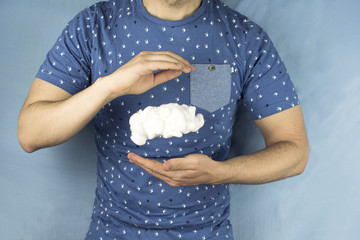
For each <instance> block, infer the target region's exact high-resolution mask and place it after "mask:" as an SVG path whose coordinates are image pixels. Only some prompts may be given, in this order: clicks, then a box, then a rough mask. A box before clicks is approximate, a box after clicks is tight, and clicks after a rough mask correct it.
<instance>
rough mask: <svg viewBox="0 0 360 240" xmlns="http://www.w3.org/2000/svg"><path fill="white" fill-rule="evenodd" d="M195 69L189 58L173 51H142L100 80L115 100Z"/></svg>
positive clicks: (146, 89) (139, 92)
mask: <svg viewBox="0 0 360 240" xmlns="http://www.w3.org/2000/svg"><path fill="white" fill-rule="evenodd" d="M194 69H195V67H194V66H193V65H191V64H190V63H189V62H188V61H187V60H185V59H184V58H182V57H180V56H179V55H177V54H175V53H173V52H169V51H158V52H141V53H139V54H138V55H137V56H135V57H134V58H133V59H131V60H130V61H129V62H128V63H126V64H125V65H124V66H122V67H120V68H119V69H117V70H116V71H115V72H113V73H112V74H110V75H108V76H105V77H102V78H100V79H98V80H100V81H102V83H103V84H105V85H107V87H108V89H109V93H110V96H109V97H110V99H111V100H113V99H114V98H117V97H119V96H122V95H128V94H141V93H144V92H146V91H148V90H150V89H151V88H153V87H155V86H157V85H159V84H161V83H164V82H166V81H169V80H171V79H174V78H176V77H178V76H180V75H181V74H182V73H183V72H185V73H190V72H192V71H194ZM158 70H160V71H159V72H157V73H155V74H154V72H155V71H158Z"/></svg>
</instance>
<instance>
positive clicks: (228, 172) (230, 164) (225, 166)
mask: <svg viewBox="0 0 360 240" xmlns="http://www.w3.org/2000/svg"><path fill="white" fill-rule="evenodd" d="M218 163H219V166H218V168H217V169H218V174H217V175H218V180H217V181H218V184H232V183H235V182H236V177H237V173H236V166H235V164H234V161H232V160H231V159H229V160H225V161H222V162H218Z"/></svg>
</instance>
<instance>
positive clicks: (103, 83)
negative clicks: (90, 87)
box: [94, 75, 125, 102]
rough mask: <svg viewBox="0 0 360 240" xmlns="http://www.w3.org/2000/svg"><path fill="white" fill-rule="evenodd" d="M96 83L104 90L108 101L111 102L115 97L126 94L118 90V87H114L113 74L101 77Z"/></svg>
mask: <svg viewBox="0 0 360 240" xmlns="http://www.w3.org/2000/svg"><path fill="white" fill-rule="evenodd" d="M94 85H96V87H97V88H98V89H100V90H101V91H102V92H103V94H104V96H105V99H106V102H111V101H112V100H114V99H115V98H118V97H120V96H122V95H125V94H123V93H119V91H116V89H114V87H113V86H114V84H112V77H111V75H108V76H105V77H99V78H98V79H97V80H96V81H95V83H94Z"/></svg>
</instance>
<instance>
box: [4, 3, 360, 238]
mask: <svg viewBox="0 0 360 240" xmlns="http://www.w3.org/2000/svg"><path fill="white" fill-rule="evenodd" d="M95 2H96V0H77V1H73V0H31V1H29V0H18V1H13V0H0V34H1V35H0V48H1V49H0V53H1V56H0V73H1V74H0V81H1V86H0V109H1V112H0V123H1V124H0V239H1V240H63V239H69V240H73V239H74V240H78V239H83V238H84V236H85V233H86V231H87V228H88V225H89V219H90V215H91V211H92V204H93V199H94V190H95V175H96V174H95V173H96V172H95V171H96V152H95V145H94V142H93V134H92V131H91V130H92V129H91V127H87V128H86V129H85V130H83V131H82V132H81V133H80V134H79V135H77V136H76V137H74V138H73V139H72V140H70V141H69V142H67V143H65V144H63V145H61V146H58V147H53V148H49V149H44V150H41V151H38V152H35V153H33V154H31V155H29V154H26V153H25V152H23V151H22V149H21V148H20V146H19V144H18V142H17V138H16V128H17V117H18V113H19V111H20V109H21V106H22V104H23V102H24V100H25V97H26V95H27V92H28V90H29V88H30V85H31V82H32V80H33V78H34V76H35V73H36V71H37V70H38V68H39V66H40V64H41V63H42V61H43V60H44V57H45V54H46V53H47V51H48V50H49V49H50V47H51V46H52V45H53V44H54V42H55V41H56V39H57V37H58V36H59V34H60V32H61V30H62V29H63V28H64V26H65V24H66V23H67V22H68V21H69V20H70V19H71V18H72V17H73V16H74V15H75V14H76V13H77V12H79V11H80V10H82V9H83V8H85V7H87V6H89V5H91V4H92V3H95ZM225 2H227V3H228V4H229V5H230V6H232V7H234V8H236V9H237V10H238V11H240V12H241V13H243V14H245V15H247V16H248V17H249V18H250V19H252V20H254V21H255V22H257V23H258V24H259V25H260V26H262V27H263V28H264V29H265V30H266V31H267V32H268V34H269V35H270V37H271V39H272V40H273V42H274V44H275V46H276V47H277V49H278V51H279V53H280V55H281V56H282V58H283V60H284V61H285V63H286V65H287V68H288V71H289V72H290V75H291V77H292V79H293V82H294V84H295V86H296V89H297V91H298V94H299V96H300V100H301V103H302V108H303V112H304V116H305V120H306V127H307V131H308V136H309V140H310V145H311V148H310V159H309V163H308V166H307V169H306V171H305V173H304V174H302V175H300V176H297V177H293V178H290V179H286V180H282V181H279V182H275V183H270V184H264V185H257V186H245V185H237V186H232V187H231V191H232V208H231V220H232V223H233V225H234V231H235V232H234V233H235V236H236V239H237V240H240V239H244V240H303V239H311V240H333V239H334V240H335V239H342V240H343V239H344V240H355V239H359V238H360V230H359V226H360V207H359V206H358V204H359V202H360V190H359V185H360V184H359V183H360V175H359V169H360V161H359V154H360V151H359V148H360V141H359V133H360V106H359V105H360V93H359V92H360V77H359V73H358V72H359V69H360V67H359V56H360V47H359V43H360V28H359V23H360V17H359V16H360V14H359V12H360V1H359V0H296V1H289V0H272V1H265V0H240V1H230V0H227V1H225ZM239 117H242V118H241V120H239V121H238V122H237V125H236V134H235V136H234V142H235V144H234V150H233V154H245V153H250V152H252V151H255V150H257V149H260V148H261V147H263V141H262V138H261V135H260V133H259V132H258V130H257V129H256V127H255V126H254V124H253V123H252V122H251V121H250V118H249V116H248V115H247V113H246V112H244V111H241V112H240V113H239Z"/></svg>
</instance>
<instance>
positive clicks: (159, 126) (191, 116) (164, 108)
mask: <svg viewBox="0 0 360 240" xmlns="http://www.w3.org/2000/svg"><path fill="white" fill-rule="evenodd" d="M195 112H196V107H194V106H187V105H185V104H183V105H179V104H177V103H168V104H163V105H161V106H159V107H153V106H149V107H146V108H145V109H144V110H139V111H138V112H137V113H135V114H133V115H132V116H131V117H130V120H129V123H130V130H131V140H132V141H133V142H134V143H135V144H137V145H139V146H141V145H144V144H145V142H146V140H148V139H153V138H156V137H159V136H162V137H164V138H171V137H182V136H183V134H188V133H190V132H196V131H198V130H199V129H200V128H201V127H202V126H203V125H204V122H205V121H204V116H203V115H202V114H200V113H199V114H197V115H195Z"/></svg>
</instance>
